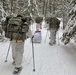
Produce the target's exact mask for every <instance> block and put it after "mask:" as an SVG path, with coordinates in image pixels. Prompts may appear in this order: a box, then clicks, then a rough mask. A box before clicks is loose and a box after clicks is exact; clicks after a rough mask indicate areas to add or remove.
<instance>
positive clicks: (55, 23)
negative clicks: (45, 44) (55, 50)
mask: <svg viewBox="0 0 76 75" xmlns="http://www.w3.org/2000/svg"><path fill="white" fill-rule="evenodd" d="M47 22H48V24H49V30H50V42H49V44H50V45H53V44H55V43H56V32H57V31H58V29H59V24H60V20H58V19H57V18H56V17H50V18H48V19H47Z"/></svg>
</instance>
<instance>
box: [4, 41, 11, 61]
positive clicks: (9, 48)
mask: <svg viewBox="0 0 76 75" xmlns="http://www.w3.org/2000/svg"><path fill="white" fill-rule="evenodd" d="M10 46H11V42H10V44H9V47H8V52H7V55H6V59H5V62H7V58H8V54H9V50H10Z"/></svg>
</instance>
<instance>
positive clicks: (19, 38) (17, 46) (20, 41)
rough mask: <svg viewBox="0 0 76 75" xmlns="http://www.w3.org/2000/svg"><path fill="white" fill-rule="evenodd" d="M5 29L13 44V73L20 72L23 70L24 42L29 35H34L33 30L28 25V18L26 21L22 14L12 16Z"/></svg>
mask: <svg viewBox="0 0 76 75" xmlns="http://www.w3.org/2000/svg"><path fill="white" fill-rule="evenodd" d="M5 29H6V31H5V36H6V37H8V38H10V41H11V45H12V58H13V63H12V64H13V65H14V71H13V74H19V73H20V71H21V70H22V59H23V53H24V42H25V40H26V39H27V37H30V38H31V37H32V34H31V30H30V28H29V26H28V25H27V22H26V19H25V21H24V20H23V18H22V16H21V15H18V16H17V17H12V18H10V19H9V20H8V25H7V28H5ZM26 34H27V35H26Z"/></svg>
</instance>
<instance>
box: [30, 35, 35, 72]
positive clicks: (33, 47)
mask: <svg viewBox="0 0 76 75" xmlns="http://www.w3.org/2000/svg"><path fill="white" fill-rule="evenodd" d="M33 37H34V36H32V40H31V41H32V54H33V71H35V60H34V45H33Z"/></svg>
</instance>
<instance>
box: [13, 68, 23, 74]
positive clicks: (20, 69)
mask: <svg viewBox="0 0 76 75" xmlns="http://www.w3.org/2000/svg"><path fill="white" fill-rule="evenodd" d="M21 71H22V67H15V69H14V72H13V75H19V74H20V73H21Z"/></svg>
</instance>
